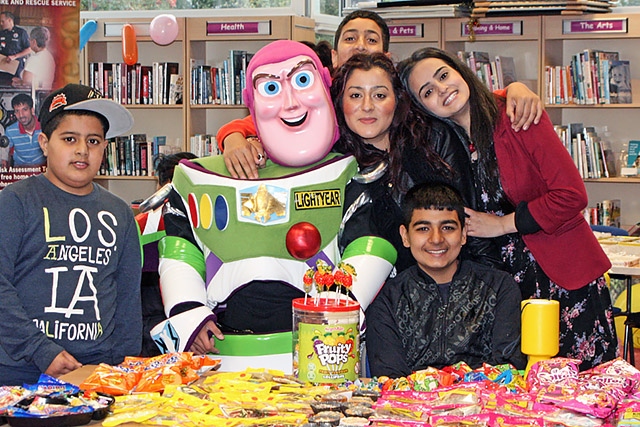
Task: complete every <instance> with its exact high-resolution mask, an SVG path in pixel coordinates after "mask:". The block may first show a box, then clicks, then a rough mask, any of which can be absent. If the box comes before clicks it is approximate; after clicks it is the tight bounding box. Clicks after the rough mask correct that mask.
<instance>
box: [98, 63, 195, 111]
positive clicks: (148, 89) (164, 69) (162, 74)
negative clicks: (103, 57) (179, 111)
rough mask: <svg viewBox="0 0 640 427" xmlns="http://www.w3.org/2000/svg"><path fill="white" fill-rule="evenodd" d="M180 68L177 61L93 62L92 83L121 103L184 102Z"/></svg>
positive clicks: (108, 96) (104, 93)
mask: <svg viewBox="0 0 640 427" xmlns="http://www.w3.org/2000/svg"><path fill="white" fill-rule="evenodd" d="M179 71H180V64H178V63H177V62H154V63H153V64H151V65H141V64H134V65H127V64H125V63H109V62H92V63H90V64H89V86H91V87H93V88H95V89H98V90H99V91H100V92H101V93H102V94H103V95H104V96H105V97H107V98H110V99H113V100H114V101H116V102H119V103H121V104H155V105H159V104H182V92H183V77H182V76H181V75H180V72H179Z"/></svg>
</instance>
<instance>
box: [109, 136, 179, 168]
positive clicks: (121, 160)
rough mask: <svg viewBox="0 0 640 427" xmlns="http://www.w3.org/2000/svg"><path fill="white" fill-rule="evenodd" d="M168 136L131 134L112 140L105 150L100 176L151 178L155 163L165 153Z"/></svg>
mask: <svg viewBox="0 0 640 427" xmlns="http://www.w3.org/2000/svg"><path fill="white" fill-rule="evenodd" d="M163 147H169V146H167V145H166V136H154V137H153V138H152V139H151V140H149V139H148V138H147V135H146V134H143V133H139V134H131V135H128V136H127V135H124V136H117V137H115V138H111V139H110V140H109V143H108V144H107V147H106V148H105V153H104V156H103V157H102V164H101V165H100V175H105V176H151V175H154V167H153V161H154V159H155V158H156V157H157V156H158V154H160V153H162V152H163Z"/></svg>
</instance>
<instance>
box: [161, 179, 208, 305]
mask: <svg viewBox="0 0 640 427" xmlns="http://www.w3.org/2000/svg"><path fill="white" fill-rule="evenodd" d="M163 217H164V225H165V231H166V236H165V237H164V238H162V240H160V244H159V246H158V249H159V252H160V264H159V266H158V272H159V273H160V289H161V291H162V303H163V304H164V310H165V314H166V315H167V317H170V316H173V315H176V314H179V313H181V312H183V311H186V310H188V309H191V308H194V307H198V306H203V305H205V302H206V290H205V264H204V254H203V252H202V250H201V249H200V248H199V247H198V245H197V242H196V239H195V237H194V234H193V229H192V228H191V223H190V222H189V218H188V217H187V214H186V208H185V206H184V204H183V202H182V198H181V197H180V195H179V194H178V193H177V192H176V191H175V190H171V193H170V194H169V200H168V202H167V204H165V207H164V215H163Z"/></svg>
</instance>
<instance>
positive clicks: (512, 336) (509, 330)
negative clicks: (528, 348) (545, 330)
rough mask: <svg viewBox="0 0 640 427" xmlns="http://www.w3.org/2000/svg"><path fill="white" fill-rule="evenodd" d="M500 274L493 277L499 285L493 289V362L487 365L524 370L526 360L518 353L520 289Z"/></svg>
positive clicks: (504, 274) (504, 275)
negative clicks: (511, 366)
mask: <svg viewBox="0 0 640 427" xmlns="http://www.w3.org/2000/svg"><path fill="white" fill-rule="evenodd" d="M500 273H501V274H499V275H498V274H496V275H495V276H496V280H500V283H499V284H498V286H496V287H495V289H496V290H497V295H496V299H497V302H496V307H495V321H494V323H493V334H492V347H493V349H492V359H493V360H492V361H489V363H491V364H493V365H501V364H504V363H511V364H512V365H513V366H515V367H516V368H518V369H524V368H525V367H526V365H527V360H526V356H524V355H523V354H522V352H521V351H520V333H521V329H520V301H521V300H522V298H521V296H520V288H519V287H518V284H517V283H516V282H515V280H513V278H512V277H511V276H510V275H509V274H507V273H502V272H500Z"/></svg>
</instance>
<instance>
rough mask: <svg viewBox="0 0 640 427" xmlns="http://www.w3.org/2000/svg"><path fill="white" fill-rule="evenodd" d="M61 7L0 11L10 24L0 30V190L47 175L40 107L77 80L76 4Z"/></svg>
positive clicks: (9, 7) (8, 7) (20, 7)
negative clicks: (42, 174) (60, 89)
mask: <svg viewBox="0 0 640 427" xmlns="http://www.w3.org/2000/svg"><path fill="white" fill-rule="evenodd" d="M59 4H64V5H51V4H49V2H42V5H40V6H31V5H30V6H24V5H13V4H12V5H6V6H4V7H3V8H0V13H1V14H5V22H8V23H9V28H5V29H0V190H1V189H3V188H5V187H6V186H7V185H9V184H11V183H13V182H16V181H19V180H21V179H24V178H27V177H29V176H31V175H36V174H39V173H42V172H44V171H45V170H46V166H45V163H46V160H45V158H44V156H43V154H42V150H41V149H40V146H39V144H38V135H39V134H40V132H41V129H40V124H39V122H38V119H37V116H38V112H39V111H40V104H41V103H42V101H43V99H44V98H45V97H46V96H47V94H49V92H51V91H52V90H54V89H57V88H59V87H62V86H64V85H65V84H67V83H77V82H78V80H79V65H78V44H79V33H80V2H79V1H75V0H72V1H67V2H59ZM11 23H12V24H13V25H10V24H11Z"/></svg>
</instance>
